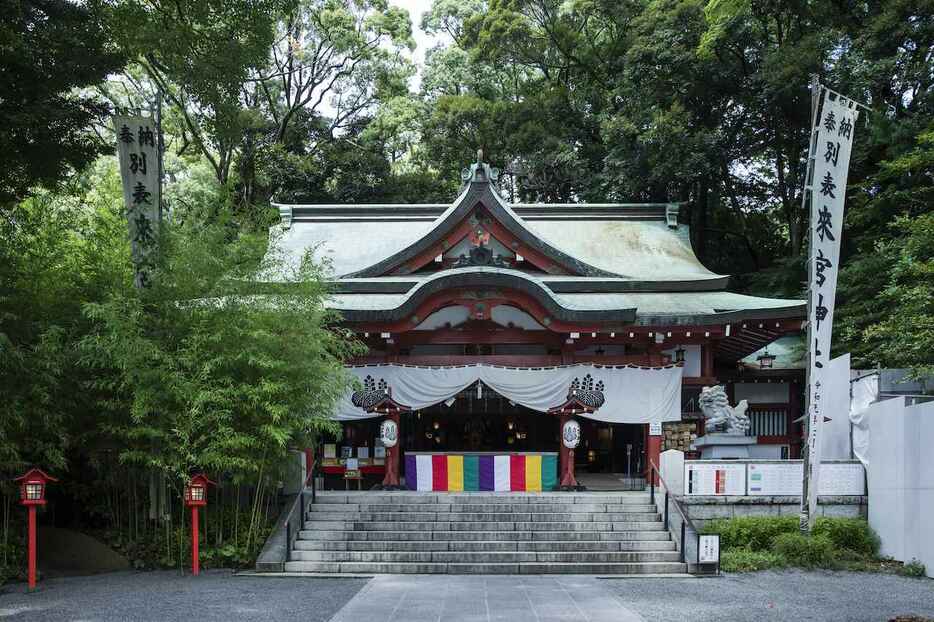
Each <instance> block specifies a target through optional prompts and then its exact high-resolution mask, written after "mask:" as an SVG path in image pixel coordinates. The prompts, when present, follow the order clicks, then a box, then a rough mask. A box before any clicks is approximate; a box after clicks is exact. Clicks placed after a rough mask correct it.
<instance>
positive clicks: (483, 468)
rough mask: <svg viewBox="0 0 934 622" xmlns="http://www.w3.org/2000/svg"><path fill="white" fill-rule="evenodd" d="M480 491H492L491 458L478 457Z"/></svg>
mask: <svg viewBox="0 0 934 622" xmlns="http://www.w3.org/2000/svg"><path fill="white" fill-rule="evenodd" d="M480 490H493V456H480Z"/></svg>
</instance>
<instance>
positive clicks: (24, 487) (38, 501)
mask: <svg viewBox="0 0 934 622" xmlns="http://www.w3.org/2000/svg"><path fill="white" fill-rule="evenodd" d="M13 481H14V482H19V483H20V485H19V499H20V501H19V502H20V503H21V504H23V505H26V506H30V505H33V506H35V505H45V504H46V500H45V485H46V483H47V482H57V481H58V480H57V479H55V478H54V477H52V476H51V475H48V474H46V473H45V472H44V471H42V470H41V469H30V470H29V471H27V472H26V474H25V475H21V476H20V477H17V478H16V479H15V480H13Z"/></svg>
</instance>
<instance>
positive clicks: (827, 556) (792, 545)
mask: <svg viewBox="0 0 934 622" xmlns="http://www.w3.org/2000/svg"><path fill="white" fill-rule="evenodd" d="M772 552H773V553H775V554H777V555H781V556H782V557H784V558H785V559H786V560H788V563H789V564H791V565H792V566H800V567H802V568H832V567H834V566H835V565H836V563H837V552H836V549H835V548H834V544H833V542H832V541H831V540H830V538H828V537H827V536H814V535H812V536H803V535H801V534H800V533H782V534H779V535H777V536H775V539H774V540H773V541H772Z"/></svg>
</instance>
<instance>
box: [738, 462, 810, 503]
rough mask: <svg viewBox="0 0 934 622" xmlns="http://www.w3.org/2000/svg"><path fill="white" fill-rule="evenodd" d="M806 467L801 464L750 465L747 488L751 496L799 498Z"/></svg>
mask: <svg viewBox="0 0 934 622" xmlns="http://www.w3.org/2000/svg"><path fill="white" fill-rule="evenodd" d="M803 477H804V465H803V464H802V463H801V462H799V461H795V462H763V463H758V464H750V465H749V468H748V471H747V477H746V479H747V486H748V488H749V495H750V496H754V497H755V496H767V495H776V496H798V495H800V494H801V480H802V478H803Z"/></svg>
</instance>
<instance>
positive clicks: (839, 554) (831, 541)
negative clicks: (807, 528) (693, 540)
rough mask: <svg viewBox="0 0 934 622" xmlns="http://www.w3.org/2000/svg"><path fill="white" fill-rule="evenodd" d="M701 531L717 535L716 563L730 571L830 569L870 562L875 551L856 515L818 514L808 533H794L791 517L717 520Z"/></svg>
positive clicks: (872, 538)
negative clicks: (823, 515) (717, 550)
mask: <svg viewBox="0 0 934 622" xmlns="http://www.w3.org/2000/svg"><path fill="white" fill-rule="evenodd" d="M701 531H702V532H703V533H715V534H719V535H720V550H721V551H722V557H721V566H722V567H723V569H724V570H727V571H734V572H746V571H753V570H764V569H766V568H780V567H782V566H799V567H802V568H835V567H838V566H839V565H840V564H841V562H867V561H870V560H872V559H874V558H875V556H876V554H877V553H878V551H879V537H878V536H877V535H876V534H875V532H874V531H873V530H872V529H871V528H870V527H869V523H867V522H866V521H865V520H862V519H858V518H826V517H821V518H818V519H817V520H816V521H815V522H814V527H813V529H812V530H811V535H810V536H804V535H801V533H800V532H799V530H798V517H797V516H746V517H740V518H731V519H719V520H714V521H710V522H709V523H707V525H705V526H704V528H703V529H702V530H701Z"/></svg>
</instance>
